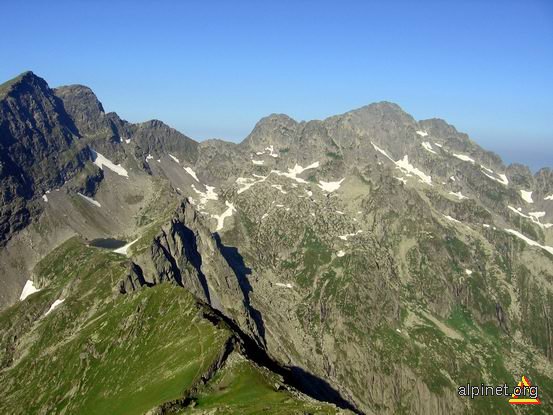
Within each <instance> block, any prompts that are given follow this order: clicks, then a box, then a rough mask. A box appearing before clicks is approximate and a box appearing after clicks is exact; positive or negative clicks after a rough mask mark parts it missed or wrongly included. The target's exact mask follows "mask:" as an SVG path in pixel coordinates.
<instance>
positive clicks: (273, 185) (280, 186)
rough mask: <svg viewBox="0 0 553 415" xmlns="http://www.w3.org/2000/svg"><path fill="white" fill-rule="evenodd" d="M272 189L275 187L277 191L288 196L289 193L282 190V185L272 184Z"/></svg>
mask: <svg viewBox="0 0 553 415" xmlns="http://www.w3.org/2000/svg"><path fill="white" fill-rule="evenodd" d="M271 187H274V188H275V189H278V191H279V192H280V193H282V194H283V195H285V194H287V193H288V192H287V191H285V190H283V189H282V185H280V184H272V185H271Z"/></svg>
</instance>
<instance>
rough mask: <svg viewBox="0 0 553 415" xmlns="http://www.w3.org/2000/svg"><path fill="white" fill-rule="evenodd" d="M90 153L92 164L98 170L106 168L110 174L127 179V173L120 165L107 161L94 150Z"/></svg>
mask: <svg viewBox="0 0 553 415" xmlns="http://www.w3.org/2000/svg"><path fill="white" fill-rule="evenodd" d="M91 151H92V157H93V162H94V164H96V165H97V166H98V167H99V168H101V169H102V170H103V169H104V167H107V168H108V169H110V170H111V171H112V172H114V173H117V174H118V175H119V176H123V177H126V178H128V177H129V173H128V172H127V170H125V169H124V168H123V166H121V165H120V164H115V163H113V162H112V161H111V160H108V159H107V158H105V157H104V156H103V155H102V154H100V153H98V152H96V151H94V150H91Z"/></svg>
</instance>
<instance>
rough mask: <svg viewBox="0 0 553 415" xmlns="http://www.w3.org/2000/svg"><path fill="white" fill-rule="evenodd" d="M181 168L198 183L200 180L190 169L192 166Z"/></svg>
mask: <svg viewBox="0 0 553 415" xmlns="http://www.w3.org/2000/svg"><path fill="white" fill-rule="evenodd" d="M183 168H184V171H185V172H187V173H188V174H189V175H190V176H192V177H193V178H194V180H196V181H197V182H198V183H199V182H200V181H199V180H198V176H196V172H195V171H194V170H192V167H183Z"/></svg>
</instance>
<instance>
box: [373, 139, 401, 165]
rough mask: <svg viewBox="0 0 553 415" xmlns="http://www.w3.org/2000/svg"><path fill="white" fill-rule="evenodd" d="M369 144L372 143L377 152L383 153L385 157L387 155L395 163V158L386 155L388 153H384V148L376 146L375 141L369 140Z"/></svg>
mask: <svg viewBox="0 0 553 415" xmlns="http://www.w3.org/2000/svg"><path fill="white" fill-rule="evenodd" d="M371 144H372V145H373V147H374V149H375V150H376V151H378V152H379V153H381V154H384V155H385V156H386V157H388V159H390V160H391V161H393V162H394V163H395V160H394V159H393V158H391V157H390V156H389V155H388V153H386V152H385V151H384V150H382V149H381V148H380V147H378V146H377V145H376V144H375V143H373V142H372V141H371Z"/></svg>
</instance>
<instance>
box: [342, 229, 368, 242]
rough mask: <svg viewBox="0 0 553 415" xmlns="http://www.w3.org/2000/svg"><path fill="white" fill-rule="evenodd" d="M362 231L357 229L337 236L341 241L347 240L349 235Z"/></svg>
mask: <svg viewBox="0 0 553 415" xmlns="http://www.w3.org/2000/svg"><path fill="white" fill-rule="evenodd" d="M361 232H363V231H362V230H358V231H357V232H355V233H346V234H345V235H340V236H338V238H340V239H341V240H342V241H347V240H348V238H349V237H351V236H355V235H357V234H359V233H361Z"/></svg>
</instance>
